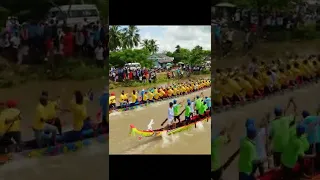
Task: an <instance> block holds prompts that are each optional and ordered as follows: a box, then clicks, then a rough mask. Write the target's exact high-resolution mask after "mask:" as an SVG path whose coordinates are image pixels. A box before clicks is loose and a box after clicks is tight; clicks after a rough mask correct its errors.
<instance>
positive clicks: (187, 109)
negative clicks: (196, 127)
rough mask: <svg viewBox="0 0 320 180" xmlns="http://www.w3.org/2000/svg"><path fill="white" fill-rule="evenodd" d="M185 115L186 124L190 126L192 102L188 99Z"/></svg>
mask: <svg viewBox="0 0 320 180" xmlns="http://www.w3.org/2000/svg"><path fill="white" fill-rule="evenodd" d="M184 115H185V124H189V123H190V120H191V119H190V116H191V101H190V99H188V101H187V105H186V107H185V112H184Z"/></svg>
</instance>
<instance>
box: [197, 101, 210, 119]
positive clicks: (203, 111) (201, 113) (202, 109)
mask: <svg viewBox="0 0 320 180" xmlns="http://www.w3.org/2000/svg"><path fill="white" fill-rule="evenodd" d="M207 109H208V106H207V104H206V102H201V106H200V109H199V118H200V119H202V118H205V117H206V111H207Z"/></svg>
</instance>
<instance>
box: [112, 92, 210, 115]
mask: <svg viewBox="0 0 320 180" xmlns="http://www.w3.org/2000/svg"><path fill="white" fill-rule="evenodd" d="M208 88H211V86H209V87H204V88H201V89H199V90H197V91H193V92H190V93H188V94H191V93H195V92H199V91H202V90H205V89H208ZM181 96H183V95H179V96H172V97H167V98H164V99H163V100H157V101H153V102H148V103H143V102H142V101H141V98H140V101H139V102H137V103H131V104H128V105H127V106H125V107H123V106H117V107H116V108H115V109H112V110H111V109H110V110H109V114H110V113H112V112H113V111H120V112H122V111H129V110H132V109H136V108H138V107H143V106H148V105H150V104H153V103H156V102H160V101H165V100H168V99H173V98H178V97H181Z"/></svg>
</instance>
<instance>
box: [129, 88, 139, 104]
mask: <svg viewBox="0 0 320 180" xmlns="http://www.w3.org/2000/svg"><path fill="white" fill-rule="evenodd" d="M137 103H139V101H138V93H137V92H136V91H135V90H133V91H132V93H131V105H135V104H137Z"/></svg>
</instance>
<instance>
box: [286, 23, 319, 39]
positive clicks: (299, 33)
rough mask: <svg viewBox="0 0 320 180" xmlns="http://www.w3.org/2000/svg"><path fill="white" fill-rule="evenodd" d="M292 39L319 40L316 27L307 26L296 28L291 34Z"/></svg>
mask: <svg viewBox="0 0 320 180" xmlns="http://www.w3.org/2000/svg"><path fill="white" fill-rule="evenodd" d="M292 38H293V39H301V40H310V39H315V38H319V33H318V32H317V30H316V25H307V26H302V27H299V28H296V29H295V30H294V31H293V32H292Z"/></svg>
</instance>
